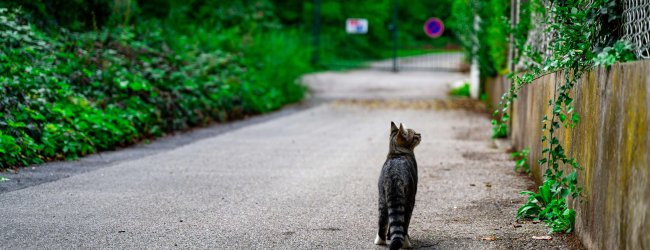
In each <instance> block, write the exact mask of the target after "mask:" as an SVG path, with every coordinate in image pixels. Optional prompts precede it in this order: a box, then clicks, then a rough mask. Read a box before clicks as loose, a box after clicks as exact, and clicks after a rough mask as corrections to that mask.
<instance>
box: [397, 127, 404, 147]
mask: <svg viewBox="0 0 650 250" xmlns="http://www.w3.org/2000/svg"><path fill="white" fill-rule="evenodd" d="M397 130H398V131H397V144H399V145H406V130H404V124H402V123H400V124H399V129H397Z"/></svg>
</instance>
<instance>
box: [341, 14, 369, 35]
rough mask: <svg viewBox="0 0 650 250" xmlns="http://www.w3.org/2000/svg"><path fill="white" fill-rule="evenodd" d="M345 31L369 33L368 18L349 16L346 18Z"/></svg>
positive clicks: (349, 32)
mask: <svg viewBox="0 0 650 250" xmlns="http://www.w3.org/2000/svg"><path fill="white" fill-rule="evenodd" d="M345 31H346V32H347V33H348V34H366V33H368V19H364V18H348V19H346V20H345Z"/></svg>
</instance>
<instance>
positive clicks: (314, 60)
mask: <svg viewBox="0 0 650 250" xmlns="http://www.w3.org/2000/svg"><path fill="white" fill-rule="evenodd" d="M313 15H314V18H313V24H312V25H313V27H312V32H313V33H312V47H313V48H312V49H313V51H312V54H311V64H312V65H317V64H318V62H319V60H320V0H314V14H313Z"/></svg>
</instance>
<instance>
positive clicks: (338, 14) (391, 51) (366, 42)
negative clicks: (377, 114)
mask: <svg viewBox="0 0 650 250" xmlns="http://www.w3.org/2000/svg"><path fill="white" fill-rule="evenodd" d="M403 4H408V2H404V3H403ZM384 7H386V6H384ZM388 9H390V11H388V12H389V13H386V11H384V12H376V11H375V12H373V11H372V9H370V10H369V9H368V8H365V7H364V6H358V3H356V1H341V0H313V25H312V27H313V30H312V31H313V47H314V50H313V55H312V63H314V64H317V65H322V66H325V67H328V68H353V67H371V68H375V69H383V70H392V71H395V72H397V71H402V70H426V71H461V70H464V68H466V67H464V66H463V63H462V57H463V55H462V53H461V52H460V47H459V46H457V45H456V44H457V43H456V42H455V39H454V37H453V36H452V35H451V34H450V33H449V32H444V33H443V35H442V36H441V37H439V38H430V37H428V36H427V35H426V34H425V31H424V29H425V22H426V21H427V19H428V18H430V17H426V16H412V15H409V13H408V10H407V8H405V6H400V3H399V2H398V0H393V1H392V2H391V6H390V7H389V8H388ZM364 21H365V22H366V24H367V26H366V28H367V29H365V30H364V27H363V25H360V26H358V27H356V28H358V29H355V28H352V29H351V30H350V25H349V24H351V23H352V24H363V22H364ZM346 26H348V27H346ZM357 31H358V32H357ZM350 32H351V33H350ZM355 32H356V34H355Z"/></svg>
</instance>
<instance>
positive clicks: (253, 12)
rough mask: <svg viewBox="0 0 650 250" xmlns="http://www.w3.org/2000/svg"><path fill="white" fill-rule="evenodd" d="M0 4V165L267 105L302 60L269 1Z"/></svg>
mask: <svg viewBox="0 0 650 250" xmlns="http://www.w3.org/2000/svg"><path fill="white" fill-rule="evenodd" d="M145 2H146V3H145ZM19 4H26V5H24V6H22V7H18V5H19ZM0 5H4V6H5V7H6V8H2V9H0V168H8V167H16V166H21V165H28V164H35V163H41V162H43V161H47V160H53V159H70V158H76V157H79V156H82V155H85V154H88V153H92V152H95V151H98V150H106V149H113V148H115V147H119V146H124V145H128V144H132V143H134V142H137V141H139V140H141V139H144V138H150V137H156V136H160V135H163V134H165V133H170V132H173V131H176V130H183V129H187V128H190V127H193V126H200V125H205V124H208V123H210V122H212V121H214V120H216V121H225V120H230V119H237V118H240V117H243V116H245V115H247V114H253V113H259V112H267V111H270V110H274V109H277V108H279V107H281V106H282V105H284V104H287V103H291V102H296V101H299V100H300V99H301V98H302V97H303V93H304V88H303V87H302V86H300V85H299V84H297V83H296V79H297V78H298V77H299V76H300V75H301V74H303V73H305V72H307V71H309V70H310V66H309V65H308V62H309V48H308V47H305V46H303V44H305V43H306V38H305V37H304V36H303V35H301V33H298V32H296V31H293V30H291V29H287V28H283V27H282V25H281V24H280V22H279V21H277V18H276V17H275V16H274V13H273V8H274V7H273V4H272V3H271V2H269V1H250V3H249V4H246V5H244V4H242V3H241V2H240V1H208V0H206V1H199V0H197V1H189V2H188V1H183V2H181V1H162V0H160V1H142V3H136V2H135V1H131V0H116V1H113V0H111V1H107V0H87V1H81V0H80V1H31V2H29V3H24V2H23V1H16V2H13V1H7V2H5V3H3V4H0ZM199 6H200V7H199ZM106 10H110V11H108V12H107V11H106ZM261 20H264V22H261ZM235 23H236V24H237V25H233V24H235Z"/></svg>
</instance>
